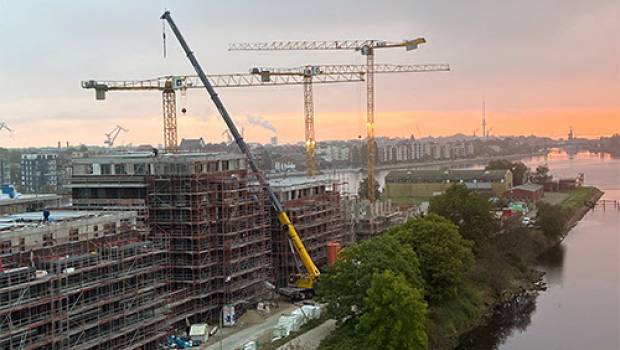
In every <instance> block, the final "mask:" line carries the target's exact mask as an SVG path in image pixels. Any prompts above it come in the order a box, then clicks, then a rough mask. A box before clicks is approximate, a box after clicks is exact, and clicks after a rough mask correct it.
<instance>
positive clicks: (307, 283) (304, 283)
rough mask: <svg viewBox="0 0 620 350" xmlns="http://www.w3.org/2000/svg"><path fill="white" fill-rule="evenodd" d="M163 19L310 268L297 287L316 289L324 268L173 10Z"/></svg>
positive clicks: (299, 253)
mask: <svg viewBox="0 0 620 350" xmlns="http://www.w3.org/2000/svg"><path fill="white" fill-rule="evenodd" d="M161 19H164V20H166V22H167V23H168V25H170V28H171V29H172V32H173V33H174V35H175V36H176V38H177V40H178V41H179V44H180V45H181V47H182V48H183V51H185V54H186V55H187V58H188V59H189V61H190V63H191V64H192V66H193V67H194V69H195V70H196V74H198V77H199V78H200V81H201V82H202V84H203V85H204V87H205V89H206V90H207V92H208V93H209V96H210V97H211V100H213V103H214V104H215V106H216V108H217V110H218V112H219V113H220V115H221V117H222V119H224V122H225V123H226V125H227V126H228V129H229V130H230V133H231V134H232V136H233V138H234V139H235V142H236V143H237V146H239V149H240V150H241V152H242V153H243V154H244V155H245V156H246V158H247V161H248V164H249V166H250V169H251V170H252V171H253V172H254V173H255V174H256V175H257V178H258V181H259V183H260V185H261V187H263V188H264V189H265V191H266V192H267V195H268V196H269V200H270V202H271V205H272V206H273V208H274V210H275V211H276V213H277V218H278V221H279V222H280V224H281V225H282V226H283V227H285V228H286V230H287V234H288V236H289V239H290V241H291V243H292V245H293V247H294V249H295V251H296V252H297V254H298V255H299V258H300V260H301V262H302V264H303V265H304V267H305V269H306V275H305V276H303V277H302V278H300V279H298V280H297V282H296V286H297V287H300V288H312V287H313V286H314V282H315V280H316V279H317V278H318V277H319V275H320V271H319V269H318V268H317V267H316V265H315V264H314V261H312V258H311V257H310V254H308V251H307V250H306V248H305V247H304V244H303V242H302V241H301V239H300V238H299V234H298V233H297V231H296V230H295V227H294V226H293V224H292V223H291V221H290V219H289V217H288V215H287V214H286V211H284V207H283V206H282V203H280V200H279V199H278V197H277V196H276V194H275V193H274V192H273V190H272V189H271V187H270V186H269V182H268V181H267V180H266V179H265V178H264V177H263V176H261V175H260V173H259V169H258V167H257V165H256V161H255V160H254V157H253V156H252V153H251V152H250V149H249V147H248V146H247V144H246V143H245V141H244V140H243V137H242V136H241V134H240V133H239V130H237V127H236V126H235V123H234V122H233V120H232V118H231V117H230V115H229V114H228V111H227V110H226V107H225V106H224V104H223V103H222V101H221V100H220V97H219V96H218V94H217V92H216V91H215V89H214V88H213V86H212V85H211V82H209V79H208V78H207V75H206V74H205V72H204V71H203V69H202V67H201V66H200V63H199V62H198V60H197V59H196V56H195V55H194V53H193V52H192V50H191V49H190V47H189V45H188V44H187V42H186V41H185V39H184V38H183V35H182V34H181V32H180V31H179V29H178V27H177V26H176V24H175V23H174V20H173V19H172V17H171V16H170V11H166V12H164V14H163V15H162V16H161Z"/></svg>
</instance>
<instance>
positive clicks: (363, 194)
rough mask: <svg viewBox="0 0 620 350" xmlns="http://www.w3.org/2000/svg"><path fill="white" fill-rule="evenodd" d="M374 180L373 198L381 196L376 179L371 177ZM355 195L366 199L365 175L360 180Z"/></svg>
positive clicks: (366, 184)
mask: <svg viewBox="0 0 620 350" xmlns="http://www.w3.org/2000/svg"><path fill="white" fill-rule="evenodd" d="M373 180H374V182H375V198H379V197H380V196H381V191H379V183H378V182H377V179H373ZM357 195H358V196H359V197H360V198H361V199H368V178H367V177H365V178H364V179H362V181H360V185H359V188H358V189H357Z"/></svg>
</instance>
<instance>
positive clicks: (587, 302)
mask: <svg viewBox="0 0 620 350" xmlns="http://www.w3.org/2000/svg"><path fill="white" fill-rule="evenodd" d="M524 162H525V163H526V164H527V165H528V166H530V167H533V168H535V167H536V166H537V165H539V164H542V163H545V162H546V163H547V164H548V165H549V168H550V169H551V173H552V174H553V175H554V176H560V177H561V176H575V174H577V173H579V172H582V173H584V174H585V181H586V184H587V185H593V186H596V187H598V188H600V189H601V190H603V191H604V192H605V195H604V197H603V199H616V200H620V160H618V159H612V158H610V157H609V156H607V155H597V154H592V153H578V154H576V155H573V156H571V157H569V156H568V155H567V154H566V153H563V152H558V151H556V152H552V153H550V154H549V155H548V156H547V157H546V158H545V157H536V158H530V159H524ZM619 235H620V211H617V210H615V209H610V208H609V207H607V208H606V210H603V209H602V208H600V207H597V208H595V209H594V210H592V211H590V212H589V213H588V214H587V215H586V216H585V217H584V218H583V219H582V220H581V221H580V222H579V223H578V224H577V225H576V226H575V227H574V228H573V229H572V230H571V231H570V233H569V234H568V236H567V238H566V239H565V240H564V242H563V243H562V244H561V245H559V246H558V247H556V248H554V249H552V250H550V251H549V252H547V253H546V254H545V255H544V256H543V257H541V259H540V262H539V264H540V265H539V269H540V270H542V271H544V272H545V273H546V275H545V278H544V280H545V282H546V283H547V284H548V287H549V288H548V289H547V291H545V292H541V293H540V294H539V295H538V297H536V298H524V299H522V300H520V301H519V302H518V303H515V304H513V305H510V306H508V307H507V308H506V309H505V310H503V311H502V312H500V313H499V314H497V315H496V316H495V317H493V319H492V320H491V322H490V323H489V324H488V325H486V326H484V327H480V328H478V329H476V330H475V331H474V332H473V333H472V334H470V336H469V339H468V342H467V344H461V346H460V347H459V350H466V349H471V350H529V349H532V350H535V349H543V350H556V349H557V350H573V349H574V350H583V349H587V350H599V349H600V350H618V349H620V335H619V334H620V319H619V318H620V316H619V315H620V269H619V265H620V239H619Z"/></svg>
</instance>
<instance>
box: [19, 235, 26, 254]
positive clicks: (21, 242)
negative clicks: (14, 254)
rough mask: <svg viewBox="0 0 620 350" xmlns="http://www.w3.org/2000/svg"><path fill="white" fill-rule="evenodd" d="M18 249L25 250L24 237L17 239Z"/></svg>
mask: <svg viewBox="0 0 620 350" xmlns="http://www.w3.org/2000/svg"><path fill="white" fill-rule="evenodd" d="M19 251H20V252H25V251H26V239H25V238H24V237H21V238H20V239H19Z"/></svg>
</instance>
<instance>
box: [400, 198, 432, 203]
mask: <svg viewBox="0 0 620 350" xmlns="http://www.w3.org/2000/svg"><path fill="white" fill-rule="evenodd" d="M390 200H391V201H392V203H393V204H420V203H422V202H428V201H429V200H430V197H392V198H390Z"/></svg>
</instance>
